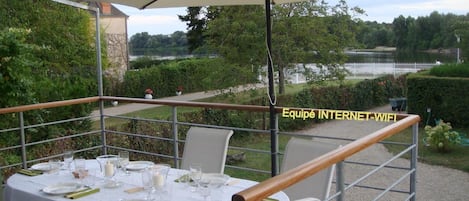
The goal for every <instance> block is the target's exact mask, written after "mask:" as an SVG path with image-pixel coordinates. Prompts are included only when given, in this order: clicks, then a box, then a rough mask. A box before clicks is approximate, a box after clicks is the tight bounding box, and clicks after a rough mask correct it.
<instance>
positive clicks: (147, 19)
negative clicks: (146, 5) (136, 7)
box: [128, 15, 181, 25]
mask: <svg viewBox="0 0 469 201" xmlns="http://www.w3.org/2000/svg"><path fill="white" fill-rule="evenodd" d="M180 22H181V21H180V20H179V18H178V17H177V16H176V15H172V16H169V15H132V16H130V17H129V21H128V23H129V24H134V25H171V24H174V23H180Z"/></svg>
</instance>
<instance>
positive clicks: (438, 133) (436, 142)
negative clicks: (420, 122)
mask: <svg viewBox="0 0 469 201" xmlns="http://www.w3.org/2000/svg"><path fill="white" fill-rule="evenodd" d="M451 129H453V127H451V124H450V123H449V122H448V123H445V122H444V121H443V120H439V121H437V123H436V125H435V126H433V127H432V126H425V133H426V136H425V138H424V140H425V142H426V143H427V144H428V145H430V146H433V147H435V148H436V149H437V150H438V151H439V152H445V151H449V149H450V146H451V145H457V144H460V143H461V136H459V133H458V132H456V131H452V130H451Z"/></svg>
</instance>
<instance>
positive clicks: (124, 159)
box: [118, 151, 130, 175]
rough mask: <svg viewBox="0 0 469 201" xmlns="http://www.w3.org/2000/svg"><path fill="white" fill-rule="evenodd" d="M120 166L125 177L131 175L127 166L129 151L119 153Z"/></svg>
mask: <svg viewBox="0 0 469 201" xmlns="http://www.w3.org/2000/svg"><path fill="white" fill-rule="evenodd" d="M118 155H119V165H120V167H121V169H122V172H123V173H124V174H125V175H130V173H129V171H127V165H128V164H129V152H128V151H119V153H118Z"/></svg>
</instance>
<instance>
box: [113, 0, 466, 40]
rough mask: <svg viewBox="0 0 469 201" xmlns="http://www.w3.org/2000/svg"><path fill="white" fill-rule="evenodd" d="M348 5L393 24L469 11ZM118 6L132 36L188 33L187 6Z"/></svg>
mask: <svg viewBox="0 0 469 201" xmlns="http://www.w3.org/2000/svg"><path fill="white" fill-rule="evenodd" d="M326 2H328V3H329V4H330V5H332V4H334V3H335V2H336V0H326ZM347 4H348V5H349V7H354V6H358V7H360V8H362V9H364V10H365V12H366V15H363V16H360V18H361V19H362V20H365V21H377V22H387V23H391V22H392V21H393V20H394V18H396V17H398V16H399V15H403V16H404V17H408V16H411V17H414V18H417V17H419V16H428V15H430V13H431V12H433V11H438V12H439V13H440V14H448V13H453V14H456V15H466V14H468V13H469V3H468V0H347ZM115 6H116V7H117V8H119V9H120V10H121V11H123V12H124V13H125V14H127V15H128V16H129V19H128V21H127V26H128V35H129V37H131V36H132V35H134V34H136V33H141V32H148V34H150V35H156V34H163V35H168V34H172V33H174V32H175V31H184V32H186V24H185V22H182V21H180V20H179V19H178V15H185V14H186V8H164V9H163V8H159V9H147V10H139V9H136V8H132V7H127V6H122V5H118V4H115Z"/></svg>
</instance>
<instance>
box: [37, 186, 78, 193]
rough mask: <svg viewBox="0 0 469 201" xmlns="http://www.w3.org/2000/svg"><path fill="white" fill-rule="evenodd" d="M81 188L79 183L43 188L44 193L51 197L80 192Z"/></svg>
mask: <svg viewBox="0 0 469 201" xmlns="http://www.w3.org/2000/svg"><path fill="white" fill-rule="evenodd" d="M80 188H81V185H80V184H78V183H58V184H53V185H50V186H47V187H45V188H43V189H42V191H43V192H44V193H47V194H51V195H61V194H66V193H72V192H75V191H78V190H80Z"/></svg>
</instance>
